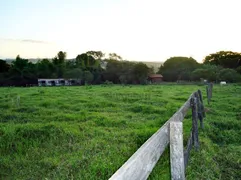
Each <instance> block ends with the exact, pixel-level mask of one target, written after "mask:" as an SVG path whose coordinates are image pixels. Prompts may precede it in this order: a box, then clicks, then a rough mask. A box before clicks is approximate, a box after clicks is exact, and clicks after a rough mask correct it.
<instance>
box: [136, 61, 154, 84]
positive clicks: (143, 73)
mask: <svg viewBox="0 0 241 180" xmlns="http://www.w3.org/2000/svg"><path fill="white" fill-rule="evenodd" d="M150 72H151V68H149V67H148V66H147V65H146V64H144V63H137V64H135V65H134V67H133V73H134V76H135V78H136V79H137V80H138V81H139V83H141V84H145V83H146V79H147V76H148V74H149V73H150Z"/></svg>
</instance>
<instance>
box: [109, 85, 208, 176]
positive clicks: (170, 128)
mask: <svg viewBox="0 0 241 180" xmlns="http://www.w3.org/2000/svg"><path fill="white" fill-rule="evenodd" d="M190 108H191V109H192V130H191V133H190V137H189V138H188V142H187V146H186V149H184V148H183V133H182V131H183V125H182V121H183V120H184V117H185V115H186V114H187V112H188V110H189V109H190ZM204 117H205V111H204V105H203V98H202V93H201V91H200V90H198V91H197V92H194V93H192V94H191V96H190V97H189V98H188V100H187V101H186V102H185V103H184V104H183V105H182V107H181V108H180V109H179V110H178V111H177V112H176V113H175V114H174V115H173V116H172V117H171V118H170V119H169V120H168V121H167V122H166V123H165V124H164V125H163V126H162V127H161V128H160V129H159V130H158V131H157V132H156V133H155V134H153V135H152V136H151V137H150V138H149V139H148V140H147V141H146V142H145V143H144V144H143V145H142V146H141V147H140V148H139V149H138V150H137V151H136V152H135V153H134V154H133V155H132V156H131V157H130V158H129V159H128V160H127V161H126V162H125V163H124V164H123V165H122V166H121V167H120V168H119V169H118V170H117V171H116V172H115V173H114V174H113V175H112V176H111V178H110V180H144V179H147V178H148V176H149V175H150V173H151V171H152V169H153V168H154V167H155V165H156V163H157V161H158V160H159V158H160V156H161V155H162V153H163V152H164V150H165V148H166V147H167V145H168V144H169V143H170V162H171V177H172V179H174V180H178V179H180V180H181V179H185V169H186V167H187V165H188V159H189V156H190V151H191V149H192V146H193V145H194V147H195V149H196V150H198V149H199V139H198V119H199V121H200V126H201V128H204V125H203V118H204Z"/></svg>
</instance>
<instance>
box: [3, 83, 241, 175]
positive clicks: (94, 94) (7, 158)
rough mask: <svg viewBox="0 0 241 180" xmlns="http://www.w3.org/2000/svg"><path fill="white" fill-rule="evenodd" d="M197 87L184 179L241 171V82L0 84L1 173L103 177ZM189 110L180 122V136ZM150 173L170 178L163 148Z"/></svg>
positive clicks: (186, 129)
mask: <svg viewBox="0 0 241 180" xmlns="http://www.w3.org/2000/svg"><path fill="white" fill-rule="evenodd" d="M198 89H200V90H201V91H202V93H203V96H204V102H205V108H206V111H207V115H206V116H207V117H206V119H205V120H204V125H205V129H204V130H201V129H200V130H199V132H200V144H201V148H200V151H198V152H195V150H192V152H191V157H190V161H189V165H188V168H187V171H186V176H187V178H188V179H238V178H240V177H241V165H240V164H241V143H240V142H241V86H238V85H229V86H225V87H220V86H218V85H216V86H214V92H213V99H212V102H211V104H210V105H207V101H206V93H205V86H197V85H171V84H169V85H146V86H139V85H138V86H121V85H106V86H104V85H102V86H101V85H100V86H75V87H31V88H13V87H9V88H8V87H6V88H0V179H51V180H52V179H84V180H85V179H86V180H92V179H108V178H109V177H110V176H111V175H112V174H113V173H114V172H115V171H116V170H117V169H118V168H119V167H120V166H121V165H122V164H123V163H124V162H125V161H126V160H127V159H128V158H129V157H130V156H131V155H132V154H133V153H134V152H135V151H136V150H137V149H138V148H139V147H140V146H141V145H142V144H143V143H144V142H145V141H146V140H147V139H148V138H149V137H150V136H151V135H152V134H153V133H155V132H156V131H157V130H158V129H159V128H160V127H161V126H162V125H163V124H164V123H165V122H166V121H167V120H168V119H169V118H170V117H171V116H172V115H173V114H174V113H175V112H176V111H177V110H178V109H179V108H180V107H181V105H182V104H183V103H184V102H185V101H186V100H187V99H188V97H189V96H190V94H191V93H192V92H194V91H196V90H198ZM190 128H191V114H190V113H188V115H187V116H186V120H185V121H184V143H186V141H187V138H188V135H189V134H190ZM149 179H170V168H169V151H168V148H167V149H166V151H165V152H164V154H163V156H162V157H161V159H160V160H159V162H158V163H157V166H156V167H155V169H154V170H153V172H152V174H151V175H150V178H149Z"/></svg>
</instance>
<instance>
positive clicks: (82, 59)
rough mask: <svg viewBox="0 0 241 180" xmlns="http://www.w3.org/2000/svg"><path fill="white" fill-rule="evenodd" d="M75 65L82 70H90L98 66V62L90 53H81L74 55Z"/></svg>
mask: <svg viewBox="0 0 241 180" xmlns="http://www.w3.org/2000/svg"><path fill="white" fill-rule="evenodd" d="M76 66H77V67H79V68H81V69H83V70H89V71H92V70H94V69H98V68H100V63H99V62H98V61H97V60H95V58H93V57H92V56H91V55H88V54H86V53H82V54H80V55H78V56H77V57H76Z"/></svg>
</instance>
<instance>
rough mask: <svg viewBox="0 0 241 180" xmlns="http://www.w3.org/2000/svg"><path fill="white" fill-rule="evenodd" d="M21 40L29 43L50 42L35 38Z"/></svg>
mask: <svg viewBox="0 0 241 180" xmlns="http://www.w3.org/2000/svg"><path fill="white" fill-rule="evenodd" d="M21 42H28V43H38V44H50V43H49V42H46V41H38V40H33V39H23V40H21Z"/></svg>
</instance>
